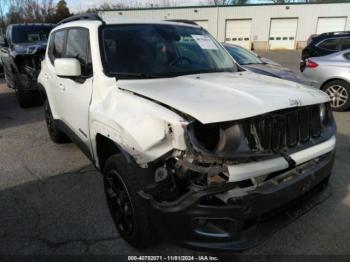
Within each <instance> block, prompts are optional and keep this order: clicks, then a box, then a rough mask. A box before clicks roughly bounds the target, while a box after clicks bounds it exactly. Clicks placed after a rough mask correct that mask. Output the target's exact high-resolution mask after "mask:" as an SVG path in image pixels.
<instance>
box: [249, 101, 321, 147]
mask: <svg viewBox="0 0 350 262" xmlns="http://www.w3.org/2000/svg"><path fill="white" fill-rule="evenodd" d="M244 131H245V134H246V137H247V140H248V143H249V146H250V148H251V149H254V150H263V151H266V150H272V151H279V150H282V149H284V148H292V147H295V146H297V145H298V144H300V143H307V142H308V141H309V140H310V138H317V137H319V136H320V135H321V131H322V123H321V119H320V107H319V106H318V105H317V106H308V107H300V108H295V109H288V110H283V111H277V112H272V113H268V114H264V115H261V116H257V117H253V118H250V119H247V120H246V121H245V123H244Z"/></svg>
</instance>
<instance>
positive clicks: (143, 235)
mask: <svg viewBox="0 0 350 262" xmlns="http://www.w3.org/2000/svg"><path fill="white" fill-rule="evenodd" d="M137 169H138V166H137V165H136V163H128V162H127V161H126V159H125V157H124V156H123V155H112V156H111V157H110V158H109V159H108V160H107V162H106V164H105V167H104V171H103V175H104V188H105V194H106V198H107V204H108V207H109V210H110V213H111V215H112V218H113V220H114V223H115V225H116V227H117V229H118V232H119V234H120V235H121V236H122V237H123V238H124V239H125V240H126V241H127V242H129V243H130V244H131V245H133V246H135V247H139V248H140V247H146V246H147V245H149V244H150V243H151V239H153V236H154V233H153V228H152V226H151V223H150V221H149V218H148V216H147V213H146V209H145V206H144V204H143V202H142V199H141V197H140V196H139V195H138V193H137V192H138V191H139V190H140V184H139V181H138V179H137V172H138V170H137Z"/></svg>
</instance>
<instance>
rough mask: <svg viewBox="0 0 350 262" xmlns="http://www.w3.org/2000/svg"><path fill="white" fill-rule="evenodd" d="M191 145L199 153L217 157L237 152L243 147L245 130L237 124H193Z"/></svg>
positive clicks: (190, 131)
mask: <svg viewBox="0 0 350 262" xmlns="http://www.w3.org/2000/svg"><path fill="white" fill-rule="evenodd" d="M188 131H189V132H188V134H189V138H190V141H191V144H192V145H193V146H194V148H195V149H196V150H197V151H201V152H206V153H209V154H215V155H227V154H232V153H234V152H236V151H237V150H238V149H239V148H240V147H241V145H242V141H243V137H244V136H243V130H242V127H241V125H239V124H236V123H232V122H231V123H213V124H206V125H203V124H201V123H200V122H193V123H191V124H190V125H189V129H188Z"/></svg>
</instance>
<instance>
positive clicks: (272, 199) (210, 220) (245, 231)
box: [140, 150, 335, 251]
mask: <svg viewBox="0 0 350 262" xmlns="http://www.w3.org/2000/svg"><path fill="white" fill-rule="evenodd" d="M334 153H335V152H334V150H332V151H330V152H328V153H326V154H324V155H322V156H319V157H317V158H315V159H312V160H310V161H308V162H306V163H303V164H300V165H298V166H296V167H295V168H293V169H290V170H287V171H285V172H282V173H279V174H278V175H277V176H275V177H274V178H271V179H269V180H267V181H265V182H262V183H260V184H259V185H258V186H253V187H251V186H250V187H243V188H238V189H237V188H234V187H233V185H235V183H234V182H230V183H223V184H218V185H216V186H208V187H206V188H204V189H203V188H201V189H192V190H191V191H189V192H188V193H187V194H185V195H183V196H182V197H181V198H180V199H178V200H176V201H174V202H162V203H159V202H156V201H155V200H154V199H153V198H152V197H151V196H150V195H148V194H145V193H144V192H140V195H141V197H142V198H143V199H144V201H145V204H146V205H147V206H148V208H147V209H148V211H149V216H150V218H151V219H152V222H153V224H154V226H155V227H156V228H157V230H158V232H159V234H161V235H162V236H163V237H165V238H167V239H169V240H171V241H174V242H176V243H179V244H183V245H185V246H190V247H197V248H204V249H215V250H229V251H239V250H244V249H247V248H251V247H253V246H255V245H257V244H258V243H259V242H261V241H262V240H263V239H265V238H266V237H268V236H270V235H272V234H273V233H274V232H276V231H277V230H278V229H280V228H281V227H283V226H284V225H286V224H288V223H289V222H291V221H293V220H294V219H296V218H297V217H299V216H301V215H302V214H304V213H305V212H306V211H308V210H309V209H311V208H312V207H313V206H315V205H317V204H318V203H320V202H321V201H323V200H324V199H326V198H327V197H328V196H329V189H328V187H327V181H328V178H329V176H330V174H331V170H332V167H333V163H334ZM326 188H327V189H328V190H324V189H326ZM213 195H215V196H225V195H226V196H229V197H228V201H227V203H228V204H225V203H223V202H222V203H221V202H220V203H218V202H215V201H214V202H211V201H210V199H211V196H213Z"/></svg>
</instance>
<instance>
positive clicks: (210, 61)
mask: <svg viewBox="0 0 350 262" xmlns="http://www.w3.org/2000/svg"><path fill="white" fill-rule="evenodd" d="M100 37H101V43H102V45H101V49H102V50H101V52H102V57H103V64H104V69H105V72H106V73H107V74H108V75H115V76H119V77H129V78H135V77H170V76H178V75H185V74H196V73H210V72H224V71H227V72H233V71H237V68H236V65H235V63H234V61H233V59H232V58H231V57H230V56H229V54H228V53H227V52H226V51H225V49H224V48H222V46H221V45H220V44H218V43H217V42H216V41H215V40H214V39H213V38H212V37H211V36H210V34H209V33H208V32H207V31H205V30H203V29H201V28H199V27H198V28H196V27H189V26H180V25H169V24H132V25H130V24H129V25H113V26H105V27H103V28H102V30H101V33H100Z"/></svg>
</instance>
